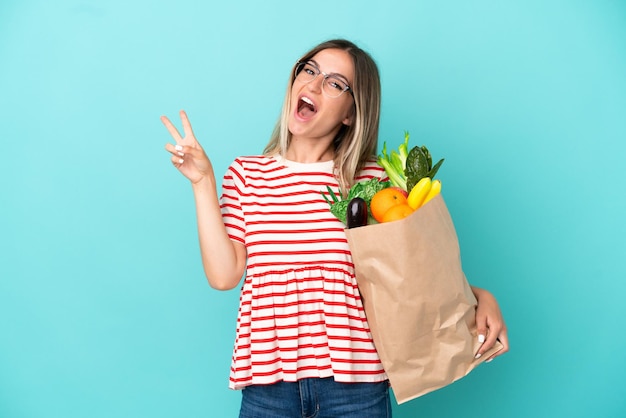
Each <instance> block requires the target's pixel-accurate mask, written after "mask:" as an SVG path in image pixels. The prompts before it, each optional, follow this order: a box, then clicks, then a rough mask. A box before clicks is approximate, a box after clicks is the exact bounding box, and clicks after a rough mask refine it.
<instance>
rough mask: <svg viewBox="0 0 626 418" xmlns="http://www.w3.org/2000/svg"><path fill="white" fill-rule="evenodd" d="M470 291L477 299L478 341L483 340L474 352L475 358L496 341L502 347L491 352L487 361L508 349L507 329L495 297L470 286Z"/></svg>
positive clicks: (483, 290)
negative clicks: (493, 352)
mask: <svg viewBox="0 0 626 418" xmlns="http://www.w3.org/2000/svg"><path fill="white" fill-rule="evenodd" d="M472 292H473V293H474V295H475V296H476V299H477V300H478V306H477V308H476V326H477V329H478V339H479V341H481V340H484V342H483V344H482V345H481V346H480V348H479V349H478V352H477V353H476V358H479V357H480V356H482V355H483V354H484V353H485V352H486V351H487V350H489V349H490V348H491V347H493V345H494V344H495V343H496V341H500V343H502V346H503V348H502V349H501V350H499V351H497V352H496V353H495V354H493V355H492V356H491V357H489V358H488V359H487V361H491V360H493V359H494V358H495V357H497V356H500V355H502V354H504V353H506V352H507V351H509V338H508V336H507V329H506V325H505V323H504V318H503V317H502V312H500V306H499V305H498V302H497V301H496V298H495V297H494V296H493V295H492V294H491V293H490V292H489V291H487V290H485V289H481V288H478V287H474V286H472Z"/></svg>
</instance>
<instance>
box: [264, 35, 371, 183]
mask: <svg viewBox="0 0 626 418" xmlns="http://www.w3.org/2000/svg"><path fill="white" fill-rule="evenodd" d="M325 49H340V50H343V51H346V52H347V53H348V54H349V55H350V56H351V57H352V61H353V64H354V80H353V85H352V86H351V90H352V93H353V95H354V106H355V114H354V121H353V123H352V124H350V126H347V125H343V126H342V127H341V129H340V130H339V132H338V133H337V136H336V137H335V139H334V141H333V145H334V147H335V157H334V161H335V175H336V177H337V181H338V182H339V187H340V189H341V192H342V194H344V195H345V194H347V192H348V190H349V189H350V187H352V185H353V184H354V182H355V176H356V175H357V173H358V172H359V171H360V170H361V169H362V168H363V165H364V164H365V162H366V161H367V160H369V159H371V158H374V157H375V155H376V151H377V148H378V124H379V118H380V101H381V88H380V76H379V73H378V67H377V66H376V63H375V62H374V60H373V59H372V57H371V56H370V55H369V54H368V53H367V52H365V51H363V50H362V49H361V48H359V47H357V46H356V45H355V44H354V43H352V42H350V41H347V40H345V39H334V40H329V41H326V42H323V43H321V44H319V45H317V46H316V47H314V48H312V49H311V50H310V51H309V52H307V53H306V54H305V55H304V56H302V58H300V59H299V60H298V61H308V60H310V59H311V58H313V56H315V55H316V54H317V53H318V52H320V51H323V50H325ZM295 66H296V64H294V67H293V68H292V70H291V76H290V77H289V84H288V87H287V92H286V94H285V100H284V103H283V107H282V111H281V114H280V117H279V119H278V122H277V123H276V126H275V127H274V132H273V133H272V136H271V137H270V141H269V143H268V144H267V146H266V147H265V150H264V151H263V153H264V154H265V155H275V154H280V155H286V152H287V147H288V146H289V143H290V141H291V133H290V132H289V128H288V119H289V114H290V112H291V108H290V107H291V105H290V103H291V86H292V85H293V83H294V80H295ZM344 94H349V93H344Z"/></svg>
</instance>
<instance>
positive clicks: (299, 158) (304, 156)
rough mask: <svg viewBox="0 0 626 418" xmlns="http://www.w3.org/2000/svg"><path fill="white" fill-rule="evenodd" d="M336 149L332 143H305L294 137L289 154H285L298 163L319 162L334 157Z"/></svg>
mask: <svg viewBox="0 0 626 418" xmlns="http://www.w3.org/2000/svg"><path fill="white" fill-rule="evenodd" d="M334 156H335V151H334V148H333V146H332V145H329V144H323V143H319V142H318V143H313V144H312V143H303V141H299V140H298V139H296V138H292V140H291V143H290V144H289V148H287V154H286V155H285V156H284V157H285V158H286V159H288V160H290V161H295V162H298V163H319V162H323V161H330V160H332V159H333V158H334Z"/></svg>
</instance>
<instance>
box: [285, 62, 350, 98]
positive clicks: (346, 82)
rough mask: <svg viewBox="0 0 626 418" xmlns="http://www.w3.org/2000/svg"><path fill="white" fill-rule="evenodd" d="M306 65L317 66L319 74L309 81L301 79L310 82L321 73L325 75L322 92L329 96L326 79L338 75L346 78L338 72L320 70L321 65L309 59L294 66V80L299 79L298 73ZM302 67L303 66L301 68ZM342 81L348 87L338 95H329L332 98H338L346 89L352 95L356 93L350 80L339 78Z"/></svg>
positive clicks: (305, 82)
mask: <svg viewBox="0 0 626 418" xmlns="http://www.w3.org/2000/svg"><path fill="white" fill-rule="evenodd" d="M306 65H310V66H311V67H313V68H315V70H317V74H315V77H313V78H312V79H310V80H309V81H301V82H302V83H304V84H309V83H312V82H313V81H315V79H316V78H317V77H318V76H319V75H320V74H321V75H323V76H324V79H323V80H322V93H324V94H326V95H327V96H328V93H326V90H324V85H325V84H326V80H328V78H329V77H335V78H337V79H338V76H339V77H341V78H345V77H344V76H342V75H341V74H336V73H330V74H327V73H325V72H324V71H322V70H320V67H318V66H317V64H316V63H315V62H314V61H312V60H307V61H298V62H296V66H295V67H294V70H293V79H294V81H295V80H297V79H298V74H300V73H301V72H302V70H304V67H305V66H306ZM300 67H302V68H300ZM298 68H300V71H298ZM339 81H341V82H342V83H344V84H345V85H346V88H345V89H343V90H341V93H339V94H338V95H337V96H328V97H330V98H332V99H336V98H337V97H339V96H341V95H342V94H344V93H345V92H346V91H347V92H348V93H350V94H351V95H352V97H354V93H353V91H352V87H351V86H350V84H349V83H348V81H347V80H346V81H343V80H339Z"/></svg>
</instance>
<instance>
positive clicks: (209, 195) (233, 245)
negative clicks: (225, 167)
mask: <svg viewBox="0 0 626 418" xmlns="http://www.w3.org/2000/svg"><path fill="white" fill-rule="evenodd" d="M180 118H181V120H182V125H183V131H184V137H182V136H181V135H180V133H179V132H178V130H177V129H176V127H175V126H174V125H173V124H172V122H170V120H169V119H168V118H167V117H165V116H162V117H161V121H162V122H163V124H164V125H165V127H166V128H167V130H168V131H169V133H170V135H171V136H172V138H173V139H174V141H175V142H176V144H171V143H168V144H166V145H165V149H166V150H167V151H168V152H169V153H170V154H172V158H171V161H172V164H174V167H176V168H177V169H178V171H180V172H181V173H182V174H183V175H184V176H185V177H187V178H188V179H189V181H190V182H191V186H192V189H193V194H194V198H195V202H196V217H197V224H198V238H199V241H200V253H201V256H202V265H203V267H204V273H205V275H206V277H207V280H208V282H209V284H210V285H211V287H213V288H215V289H220V290H227V289H232V288H234V287H236V286H237V284H238V283H239V281H240V280H241V277H242V276H243V273H244V269H245V265H246V256H247V255H246V249H245V247H244V246H243V244H241V243H238V242H234V241H231V239H230V238H229V237H228V233H227V232H226V227H225V226H224V222H223V221H222V214H221V211H220V204H219V198H218V192H217V184H216V181H215V174H214V173H213V166H212V165H211V161H210V160H209V158H208V157H207V155H206V153H205V152H204V149H203V148H202V146H201V145H200V143H199V142H198V141H197V140H196V137H195V135H194V133H193V130H192V129H191V123H190V122H189V119H188V118H187V114H186V113H185V112H184V111H181V112H180Z"/></svg>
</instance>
